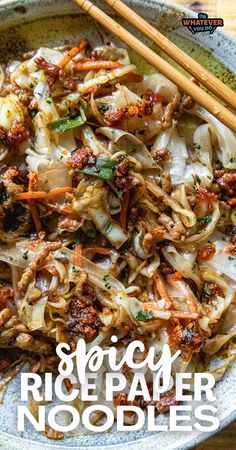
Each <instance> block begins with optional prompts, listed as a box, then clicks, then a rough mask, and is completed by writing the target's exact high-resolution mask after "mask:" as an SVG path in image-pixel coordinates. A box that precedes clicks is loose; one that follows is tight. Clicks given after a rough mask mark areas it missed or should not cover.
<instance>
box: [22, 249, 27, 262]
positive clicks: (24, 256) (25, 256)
mask: <svg viewBox="0 0 236 450" xmlns="http://www.w3.org/2000/svg"><path fill="white" fill-rule="evenodd" d="M28 252H29V251H28V250H27V251H26V252H24V253H23V255H22V258H23V259H25V260H26V261H27V259H28Z"/></svg>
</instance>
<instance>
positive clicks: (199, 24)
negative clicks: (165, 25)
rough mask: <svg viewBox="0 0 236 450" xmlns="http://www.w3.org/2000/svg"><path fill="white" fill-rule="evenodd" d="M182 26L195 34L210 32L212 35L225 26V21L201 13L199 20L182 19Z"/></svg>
mask: <svg viewBox="0 0 236 450" xmlns="http://www.w3.org/2000/svg"><path fill="white" fill-rule="evenodd" d="M182 24H183V26H184V27H187V28H188V29H189V30H190V31H191V33H193V34H195V33H202V32H204V31H209V32H210V34H212V33H214V31H215V30H216V28H217V27H223V26H224V21H223V19H219V18H209V17H208V14H206V13H199V14H198V18H191V17H185V19H182Z"/></svg>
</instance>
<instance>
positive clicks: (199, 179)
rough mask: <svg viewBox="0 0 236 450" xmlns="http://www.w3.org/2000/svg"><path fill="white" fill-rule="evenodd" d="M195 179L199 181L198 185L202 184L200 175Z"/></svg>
mask: <svg viewBox="0 0 236 450" xmlns="http://www.w3.org/2000/svg"><path fill="white" fill-rule="evenodd" d="M195 178H196V181H197V183H199V184H201V181H202V180H201V178H199V176H198V175H196V177H195Z"/></svg>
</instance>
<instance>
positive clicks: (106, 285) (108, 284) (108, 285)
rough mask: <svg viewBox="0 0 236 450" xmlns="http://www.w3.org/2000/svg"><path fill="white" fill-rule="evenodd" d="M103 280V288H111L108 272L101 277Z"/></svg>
mask: <svg viewBox="0 0 236 450" xmlns="http://www.w3.org/2000/svg"><path fill="white" fill-rule="evenodd" d="M103 281H105V284H104V286H105V288H106V289H111V283H110V282H109V274H108V275H104V277H103Z"/></svg>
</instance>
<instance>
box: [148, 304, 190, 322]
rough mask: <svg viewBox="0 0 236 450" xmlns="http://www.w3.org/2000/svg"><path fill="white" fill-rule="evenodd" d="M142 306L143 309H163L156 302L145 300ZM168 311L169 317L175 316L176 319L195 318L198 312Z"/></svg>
mask: <svg viewBox="0 0 236 450" xmlns="http://www.w3.org/2000/svg"><path fill="white" fill-rule="evenodd" d="M142 308H143V310H144V311H152V310H153V311H155V310H159V311H163V310H162V309H161V308H160V307H159V305H158V303H157V302H145V303H143V305H142ZM168 313H170V315H171V317H175V318H177V319H197V318H198V317H199V314H197V313H193V312H187V311H177V310H172V309H169V310H168Z"/></svg>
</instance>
